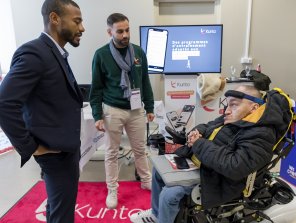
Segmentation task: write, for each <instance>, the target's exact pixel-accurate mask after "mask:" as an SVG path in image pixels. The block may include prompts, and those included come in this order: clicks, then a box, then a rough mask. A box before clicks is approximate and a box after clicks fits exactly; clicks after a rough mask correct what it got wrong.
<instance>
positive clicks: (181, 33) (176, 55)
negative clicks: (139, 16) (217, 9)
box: [140, 25, 223, 74]
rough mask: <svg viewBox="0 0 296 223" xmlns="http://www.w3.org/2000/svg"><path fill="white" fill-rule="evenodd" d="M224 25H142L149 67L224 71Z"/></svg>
mask: <svg viewBox="0 0 296 223" xmlns="http://www.w3.org/2000/svg"><path fill="white" fill-rule="evenodd" d="M222 37H223V25H174V26H172V25H170V26H140V46H141V47H142V49H143V50H144V51H145V53H146V55H147V60H148V71H149V73H150V74H152V73H164V74H198V73H221V63H222Z"/></svg>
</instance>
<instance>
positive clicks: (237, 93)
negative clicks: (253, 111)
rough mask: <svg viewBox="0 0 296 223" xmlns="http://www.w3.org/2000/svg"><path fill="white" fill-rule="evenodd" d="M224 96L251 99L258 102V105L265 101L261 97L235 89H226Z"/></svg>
mask: <svg viewBox="0 0 296 223" xmlns="http://www.w3.org/2000/svg"><path fill="white" fill-rule="evenodd" d="M224 95H225V97H234V98H240V99H243V98H245V99H248V100H250V101H253V102H255V103H258V104H259V105H263V104H264V103H265V101H264V100H263V99H261V98H257V97H254V96H251V95H249V94H245V93H243V92H241V91H235V90H228V91H226V92H225V94H224Z"/></svg>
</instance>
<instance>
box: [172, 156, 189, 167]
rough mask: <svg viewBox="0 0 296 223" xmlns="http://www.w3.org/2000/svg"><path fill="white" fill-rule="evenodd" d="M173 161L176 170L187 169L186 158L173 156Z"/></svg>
mask: <svg viewBox="0 0 296 223" xmlns="http://www.w3.org/2000/svg"><path fill="white" fill-rule="evenodd" d="M174 160H175V162H176V166H177V168H178V169H180V170H182V169H189V165H188V163H187V160H186V158H184V157H179V156H174Z"/></svg>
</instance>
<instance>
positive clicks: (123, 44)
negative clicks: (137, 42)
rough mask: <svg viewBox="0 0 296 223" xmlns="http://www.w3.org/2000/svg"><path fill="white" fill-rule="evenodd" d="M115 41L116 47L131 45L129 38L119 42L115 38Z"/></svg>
mask: <svg viewBox="0 0 296 223" xmlns="http://www.w3.org/2000/svg"><path fill="white" fill-rule="evenodd" d="M113 41H114V42H115V45H116V46H119V47H127V46H128V45H129V38H125V39H122V40H118V39H116V38H114V37H113Z"/></svg>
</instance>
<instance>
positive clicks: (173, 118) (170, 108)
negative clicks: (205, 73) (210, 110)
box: [165, 75, 197, 132]
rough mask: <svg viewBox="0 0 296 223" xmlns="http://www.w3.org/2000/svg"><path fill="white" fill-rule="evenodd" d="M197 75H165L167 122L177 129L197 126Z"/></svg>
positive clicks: (187, 129)
mask: <svg viewBox="0 0 296 223" xmlns="http://www.w3.org/2000/svg"><path fill="white" fill-rule="evenodd" d="M196 77H197V76H196V75H166V76H165V124H166V125H168V126H170V127H171V128H173V129H175V130H176V131H182V130H183V129H185V130H186V132H187V131H189V130H191V129H192V128H193V127H194V126H195V111H196Z"/></svg>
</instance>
